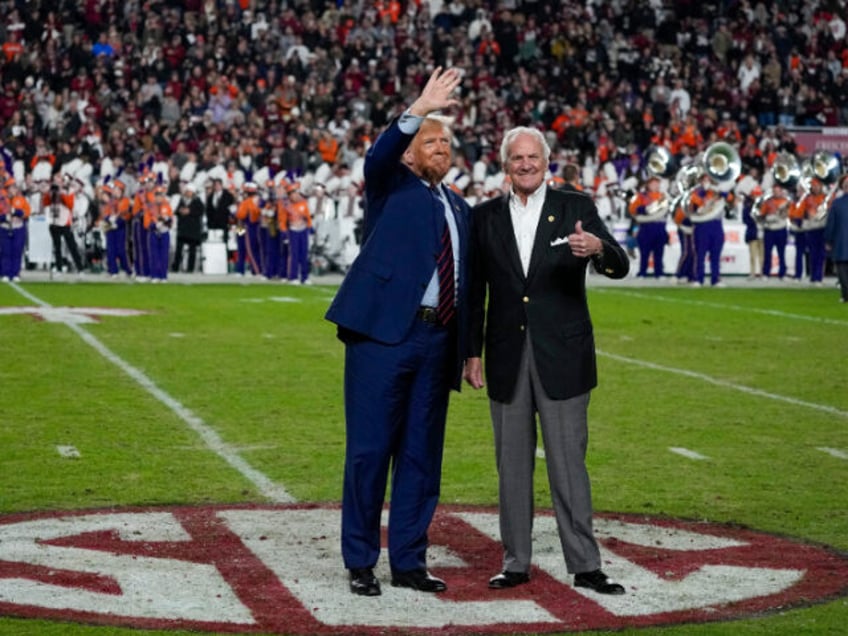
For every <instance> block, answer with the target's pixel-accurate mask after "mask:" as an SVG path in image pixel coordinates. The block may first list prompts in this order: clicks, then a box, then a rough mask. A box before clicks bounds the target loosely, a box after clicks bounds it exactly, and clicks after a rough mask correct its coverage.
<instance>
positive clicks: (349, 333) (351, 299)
mask: <svg viewBox="0 0 848 636" xmlns="http://www.w3.org/2000/svg"><path fill="white" fill-rule="evenodd" d="M459 81H460V74H459V72H458V71H457V70H455V69H448V70H446V71H444V72H442V69H441V68H437V69H436V70H435V71H434V72H433V74H432V75H431V76H430V78H429V80H428V82H427V84H426V85H425V87H424V89H423V90H422V92H421V95H420V96H419V97H418V98H417V99H416V100H415V101H414V102H413V104H412V105H411V106H410V107H409V109H408V110H407V111H406V112H405V113H404V114H403V115H402V116H401V117H400V118H399V120H396V121H394V122H392V123H391V124H390V125H389V126H388V128H387V129H386V130H385V131H384V132H383V133H381V134H380V136H379V137H378V138H377V140H376V141H375V143H374V145H373V146H372V147H371V148H370V149H369V151H368V154H367V156H366V158H365V165H364V173H365V197H366V207H365V225H364V238H363V244H362V249H361V251H360V253H359V256H358V257H357V258H356V260H355V261H354V262H353V264H352V265H351V268H350V270H349V271H348V273H347V275H346V276H345V279H344V281H343V282H342V285H341V287H340V289H339V291H338V294H337V295H336V297H335V299H334V300H333V302H332V304H331V306H330V308H329V310H328V311H327V316H326V317H327V319H328V320H330V321H332V322H334V323H336V324H337V325H338V333H339V338H340V339H341V340H342V341H343V342H344V343H345V378H344V393H345V426H346V434H347V438H346V454H345V472H344V487H343V493H342V557H343V559H344V564H345V567H346V568H347V569H348V570H349V574H350V589H351V592H353V593H354V594H360V595H363V596H377V595H379V594H380V593H381V590H380V584H379V581H378V580H377V578H376V577H375V575H374V566H375V564H376V562H377V559H378V557H379V554H380V520H381V513H382V508H383V502H384V499H385V491H386V484H387V478H388V474H389V471H390V470H391V475H392V493H391V506H390V509H389V521H388V548H389V565H390V567H391V577H392V578H391V582H392V585H394V586H400V587H408V588H412V589H415V590H419V591H423V592H441V591H443V590H445V589H446V585H445V582H444V581H442V580H441V579H438V578H436V577H434V576H431V575H430V574H429V572H428V571H427V564H426V550H427V530H428V528H429V525H430V521H431V520H432V517H433V514H434V512H435V508H436V504H437V503H438V499H439V488H440V480H441V466H442V448H443V445H444V434H445V418H446V414H447V406H448V394H449V393H450V389H451V388H455V389H457V390H458V389H459V387H460V383H461V380H462V364H463V362H464V359H465V357H466V356H465V354H466V351H467V325H468V318H467V302H466V299H467V292H466V290H467V281H466V278H467V277H466V273H465V272H466V269H467V262H468V257H467V254H468V244H469V232H470V229H469V222H470V208H469V207H468V205H467V204H466V203H465V202H464V201H463V200H462V199H461V198H460V197H459V196H457V195H455V194H454V193H453V192H452V191H451V190H449V189H448V188H445V187H444V186H443V185H442V184H441V181H442V179H443V178H444V176H445V174H446V173H447V171H448V169H449V168H450V166H451V136H450V132H449V130H448V128H447V126H446V124H445V122H444V121H443V120H440V119H436V118H434V117H431V116H430V115H431V114H432V113H434V112H435V111H438V110H441V109H444V108H447V107H449V106H453V105H456V103H457V102H456V100H455V99H453V98H451V97H450V96H451V93H452V92H453V90H454V89H455V88H456V87H457V86H458V85H459Z"/></svg>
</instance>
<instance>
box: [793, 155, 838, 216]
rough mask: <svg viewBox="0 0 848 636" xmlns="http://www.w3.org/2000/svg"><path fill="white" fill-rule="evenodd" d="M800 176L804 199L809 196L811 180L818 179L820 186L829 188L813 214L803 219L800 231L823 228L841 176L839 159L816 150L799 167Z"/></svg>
mask: <svg viewBox="0 0 848 636" xmlns="http://www.w3.org/2000/svg"><path fill="white" fill-rule="evenodd" d="M801 174H802V177H801V187H802V188H803V189H804V190H805V194H804V196H805V197H806V196H809V195H810V186H811V182H812V180H813V179H818V180H819V181H820V182H821V183H822V185H824V186H825V187H829V190H828V191H827V192H826V193H825V197H824V199H823V200H822V202H821V203H820V204H819V205H818V206H817V208H816V211H815V213H813V214H812V215H811V216H809V217H807V218H805V219H804V220H803V221H802V223H801V229H802V230H816V229H820V228H823V227H824V226H825V224H826V223H827V214H828V212H829V211H830V204H831V203H832V202H833V198H834V196H835V194H836V190H837V184H838V181H839V177H840V176H841V175H842V166H841V165H840V163H839V158H838V157H837V156H836V155H835V154H833V153H830V152H827V151H824V150H818V151H816V152H814V153H813V155H812V157H810V159H809V160H807V161H805V162H804V164H803V165H802V166H801Z"/></svg>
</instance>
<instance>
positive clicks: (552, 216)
mask: <svg viewBox="0 0 848 636" xmlns="http://www.w3.org/2000/svg"><path fill="white" fill-rule="evenodd" d="M548 222H549V223H553V222H554V215H553V214H551V215H550V216H549V217H548Z"/></svg>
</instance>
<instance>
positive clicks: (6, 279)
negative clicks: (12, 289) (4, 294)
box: [0, 276, 9, 283]
mask: <svg viewBox="0 0 848 636" xmlns="http://www.w3.org/2000/svg"><path fill="white" fill-rule="evenodd" d="M0 281H3V282H4V283H8V282H9V277H8V276H0Z"/></svg>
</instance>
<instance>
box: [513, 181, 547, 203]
mask: <svg viewBox="0 0 848 636" xmlns="http://www.w3.org/2000/svg"><path fill="white" fill-rule="evenodd" d="M547 189H548V184H547V183H545V182H544V181H542V183H541V184H540V185H539V187H538V188H536V189H535V190H534V191H533V192H532V193H531V194H530V196H529V197H527V206H526V207H529V206H531V205H534V204H537V203H538V204H541V202H542V201H544V199H545V194H546V193H547ZM509 201H510V203H511V204H513V205H518V206H522V207H524V206H523V205H522V203H521V199H519V198H518V196H517V195H516V194H515V191H514V190H513V189H512V188H510V190H509Z"/></svg>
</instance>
